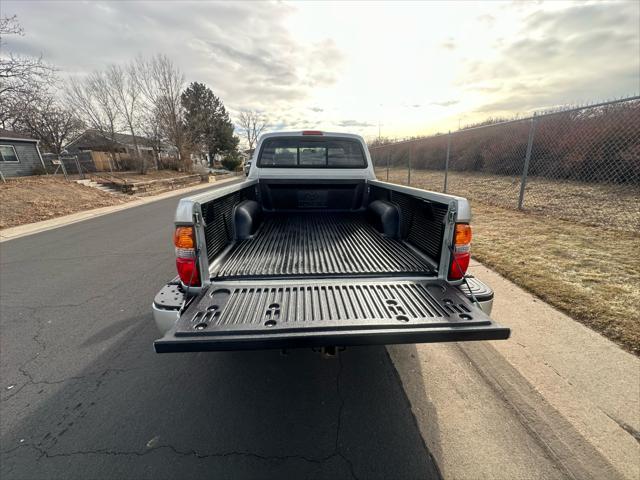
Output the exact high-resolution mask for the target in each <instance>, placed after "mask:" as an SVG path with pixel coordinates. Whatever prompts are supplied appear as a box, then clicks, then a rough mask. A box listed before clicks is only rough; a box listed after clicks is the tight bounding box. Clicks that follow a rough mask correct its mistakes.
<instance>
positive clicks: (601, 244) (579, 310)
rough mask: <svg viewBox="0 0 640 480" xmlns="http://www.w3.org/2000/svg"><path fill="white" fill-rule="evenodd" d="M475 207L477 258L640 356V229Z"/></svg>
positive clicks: (474, 224)
mask: <svg viewBox="0 0 640 480" xmlns="http://www.w3.org/2000/svg"><path fill="white" fill-rule="evenodd" d="M472 208H473V214H474V216H473V227H474V241H473V255H474V257H475V258H477V259H478V260H479V261H481V262H482V263H484V264H485V265H487V266H489V267H491V268H493V269H494V270H496V271H497V272H499V273H500V274H502V275H504V276H505V277H507V278H509V279H510V280H512V281H513V282H515V283H516V284H518V285H520V286H521V287H523V288H525V289H527V290H529V291H530V292H532V293H534V294H535V295H537V296H538V297H540V298H542V299H543V300H544V301H546V302H548V303H550V304H552V305H554V306H555V307H557V308H559V309H560V310H562V311H564V312H565V313H567V314H568V315H570V316H571V317H573V318H574V319H575V320H578V321H579V322H581V323H583V324H585V325H587V326H589V327H590V328H592V329H594V330H596V331H598V332H600V333H602V334H603V335H605V336H606V337H608V338H610V339H611V340H613V341H615V342H617V343H618V344H620V345H622V346H623V347H625V348H626V349H628V350H629V351H631V352H634V353H635V354H640V314H639V313H638V311H639V310H638V308H639V306H640V261H639V260H638V252H640V233H637V232H620V231H616V230H604V229H602V228H597V227H590V226H586V225H576V224H575V223H573V222H568V221H565V220H555V221H553V222H550V221H549V220H548V219H547V218H544V217H540V216H536V215H530V214H526V213H522V212H518V211H515V210H509V209H505V208H500V207H495V206H492V205H484V204H482V203H478V202H473V205H472ZM532 321H535V320H534V319H532Z"/></svg>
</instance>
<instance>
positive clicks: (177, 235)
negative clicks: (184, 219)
mask: <svg viewBox="0 0 640 480" xmlns="http://www.w3.org/2000/svg"><path fill="white" fill-rule="evenodd" d="M195 243H196V242H195V241H194V239H193V227H177V228H176V231H175V232H174V234H173V244H174V245H175V246H176V248H194V247H195Z"/></svg>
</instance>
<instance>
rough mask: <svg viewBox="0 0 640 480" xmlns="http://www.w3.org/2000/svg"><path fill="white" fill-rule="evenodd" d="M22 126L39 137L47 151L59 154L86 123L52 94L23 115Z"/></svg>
mask: <svg viewBox="0 0 640 480" xmlns="http://www.w3.org/2000/svg"><path fill="white" fill-rule="evenodd" d="M20 127H21V130H26V131H28V132H29V133H30V134H31V135H32V136H33V137H34V138H38V139H39V140H40V141H41V143H42V145H43V147H44V149H45V151H48V152H51V153H55V154H58V155H59V154H60V153H62V147H63V146H64V145H65V144H66V143H68V142H69V141H70V140H71V139H72V138H73V137H75V136H76V135H78V134H80V132H81V131H82V129H83V128H84V124H83V122H82V121H80V120H79V119H78V118H77V117H76V115H75V113H74V112H73V111H72V110H70V109H69V108H67V107H65V106H63V105H61V104H60V102H59V101H58V99H57V98H56V97H55V96H53V95H51V96H49V97H48V98H46V99H45V101H44V102H39V103H38V104H34V105H32V106H31V108H30V109H29V110H28V111H27V112H26V113H25V114H24V115H23V117H22V119H21V121H20Z"/></svg>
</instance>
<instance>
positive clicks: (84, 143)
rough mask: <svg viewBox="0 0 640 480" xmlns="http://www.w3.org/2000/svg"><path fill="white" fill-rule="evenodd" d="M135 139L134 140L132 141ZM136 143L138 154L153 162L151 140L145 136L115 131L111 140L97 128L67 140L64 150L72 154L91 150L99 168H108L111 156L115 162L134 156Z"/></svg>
mask: <svg viewBox="0 0 640 480" xmlns="http://www.w3.org/2000/svg"><path fill="white" fill-rule="evenodd" d="M134 140H135V141H134ZM136 143H137V148H138V152H140V155H141V156H142V157H143V158H145V157H146V159H147V160H148V161H150V162H153V161H154V160H155V155H154V149H153V142H152V141H151V140H149V139H148V138H145V137H138V136H136V137H134V136H133V135H128V134H126V133H116V134H114V135H113V140H112V139H111V138H110V137H109V136H107V135H105V134H104V133H102V132H100V131H98V130H93V129H90V130H86V131H85V132H84V133H82V134H81V135H79V136H78V137H76V138H75V139H74V140H72V141H71V142H69V143H68V144H67V145H66V146H65V147H64V149H65V151H66V152H68V153H69V154H71V155H73V154H75V153H80V152H91V157H92V159H93V162H94V163H95V164H96V167H97V168H98V169H99V170H108V169H109V162H110V161H111V159H112V158H114V159H115V161H116V162H120V161H128V160H130V159H132V158H134V157H135V153H136Z"/></svg>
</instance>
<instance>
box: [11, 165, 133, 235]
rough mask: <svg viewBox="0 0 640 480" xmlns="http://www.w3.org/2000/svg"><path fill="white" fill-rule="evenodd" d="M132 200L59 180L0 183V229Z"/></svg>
mask: <svg viewBox="0 0 640 480" xmlns="http://www.w3.org/2000/svg"><path fill="white" fill-rule="evenodd" d="M134 198H135V197H129V196H126V195H112V194H110V193H105V192H101V191H100V190H98V189H96V188H92V187H85V186H84V185H80V184H77V183H75V182H69V181H66V180H65V179H64V178H62V177H53V176H43V177H22V178H15V179H7V183H0V229H3V228H9V227H15V226H17V225H24V224H26V223H33V222H39V221H41V220H48V219H50V218H54V217H60V216H62V215H68V214H70V213H75V212H80V211H83V210H90V209H92V208H98V207H106V206H109V205H118V204H120V203H125V202H127V201H129V200H133V199H134Z"/></svg>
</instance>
